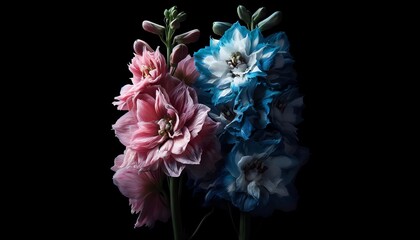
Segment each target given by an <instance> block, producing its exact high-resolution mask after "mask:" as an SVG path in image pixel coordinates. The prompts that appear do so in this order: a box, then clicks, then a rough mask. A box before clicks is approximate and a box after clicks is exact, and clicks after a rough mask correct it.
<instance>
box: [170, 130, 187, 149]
mask: <svg viewBox="0 0 420 240" xmlns="http://www.w3.org/2000/svg"><path fill="white" fill-rule="evenodd" d="M190 138H191V134H190V131H189V130H188V128H186V127H184V128H183V131H182V135H181V136H178V137H176V138H174V139H173V146H172V153H173V154H182V153H183V152H184V151H185V148H186V147H187V145H188V143H189V142H190Z"/></svg>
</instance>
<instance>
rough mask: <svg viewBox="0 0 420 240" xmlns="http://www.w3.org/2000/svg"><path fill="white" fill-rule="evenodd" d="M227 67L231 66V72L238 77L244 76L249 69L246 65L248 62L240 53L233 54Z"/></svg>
mask: <svg viewBox="0 0 420 240" xmlns="http://www.w3.org/2000/svg"><path fill="white" fill-rule="evenodd" d="M226 63H227V65H228V66H229V69H230V72H231V73H232V75H234V76H235V77H236V76H241V77H242V76H243V75H244V74H245V71H246V70H247V69H248V65H247V64H246V60H245V59H244V57H243V56H242V54H241V53H240V52H234V53H232V55H231V57H230V59H229V60H227V61H226Z"/></svg>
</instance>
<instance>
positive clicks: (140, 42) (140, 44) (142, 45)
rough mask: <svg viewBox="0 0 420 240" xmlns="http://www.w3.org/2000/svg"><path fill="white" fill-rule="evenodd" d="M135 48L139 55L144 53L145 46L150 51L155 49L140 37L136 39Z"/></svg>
mask: <svg viewBox="0 0 420 240" xmlns="http://www.w3.org/2000/svg"><path fill="white" fill-rule="evenodd" d="M133 48H134V52H135V53H137V54H138V55H143V50H144V49H145V48H146V50H147V51H150V52H152V51H153V49H152V48H151V47H150V46H149V44H147V42H145V41H143V40H140V39H137V40H136V41H134V44H133Z"/></svg>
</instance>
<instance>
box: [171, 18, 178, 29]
mask: <svg viewBox="0 0 420 240" xmlns="http://www.w3.org/2000/svg"><path fill="white" fill-rule="evenodd" d="M179 25H180V24H179V19H174V20H172V22H171V23H170V24H169V27H170V28H171V29H178V28H179Z"/></svg>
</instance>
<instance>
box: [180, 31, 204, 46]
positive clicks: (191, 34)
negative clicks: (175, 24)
mask: <svg viewBox="0 0 420 240" xmlns="http://www.w3.org/2000/svg"><path fill="white" fill-rule="evenodd" d="M199 37H200V30H198V29H193V30H191V31H188V32H185V33H182V34H179V35H176V36H175V37H174V41H175V42H177V43H183V44H188V43H193V42H196V41H197V40H198V38H199Z"/></svg>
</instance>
